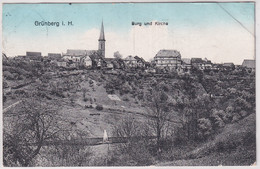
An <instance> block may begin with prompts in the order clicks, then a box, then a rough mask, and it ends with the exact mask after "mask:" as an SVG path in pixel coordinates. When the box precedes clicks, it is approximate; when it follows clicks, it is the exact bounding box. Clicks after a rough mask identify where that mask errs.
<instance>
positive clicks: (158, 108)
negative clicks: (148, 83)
mask: <svg viewBox="0 0 260 169" xmlns="http://www.w3.org/2000/svg"><path fill="white" fill-rule="evenodd" d="M146 98H147V106H148V111H149V110H150V111H149V113H150V117H151V120H150V122H149V124H150V126H151V127H152V129H153V131H154V132H155V135H156V140H157V151H158V152H159V151H160V148H161V147H162V145H161V141H162V140H161V139H162V134H163V133H164V132H165V131H166V130H167V127H166V124H167V122H168V120H169V119H170V115H171V110H170V103H169V101H168V96H167V94H166V93H165V92H164V91H162V90H161V89H158V88H152V90H151V91H150V93H149V94H147V96H146Z"/></svg>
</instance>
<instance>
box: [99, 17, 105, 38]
mask: <svg viewBox="0 0 260 169" xmlns="http://www.w3.org/2000/svg"><path fill="white" fill-rule="evenodd" d="M99 40H105V33H104V25H103V21H102V25H101V30H100V36H99Z"/></svg>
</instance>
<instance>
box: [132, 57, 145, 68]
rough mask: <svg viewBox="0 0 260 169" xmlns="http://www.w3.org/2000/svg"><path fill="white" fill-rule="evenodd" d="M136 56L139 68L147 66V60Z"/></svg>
mask: <svg viewBox="0 0 260 169" xmlns="http://www.w3.org/2000/svg"><path fill="white" fill-rule="evenodd" d="M134 58H135V59H136V61H137V67H138V68H144V67H145V66H146V62H145V60H144V59H143V58H141V57H138V56H135V57H134Z"/></svg>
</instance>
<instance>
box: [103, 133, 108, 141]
mask: <svg viewBox="0 0 260 169" xmlns="http://www.w3.org/2000/svg"><path fill="white" fill-rule="evenodd" d="M107 142H108V136H107V131H106V130H104V136H103V143H107Z"/></svg>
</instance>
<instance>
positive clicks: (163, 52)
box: [155, 49, 181, 57]
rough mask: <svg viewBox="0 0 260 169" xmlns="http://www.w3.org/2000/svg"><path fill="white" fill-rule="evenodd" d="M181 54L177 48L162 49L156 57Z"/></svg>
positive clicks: (178, 55)
mask: <svg viewBox="0 0 260 169" xmlns="http://www.w3.org/2000/svg"><path fill="white" fill-rule="evenodd" d="M180 56H181V54H180V52H179V51H177V50H165V49H163V50H160V51H159V52H158V53H157V54H156V55H155V57H180Z"/></svg>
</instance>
